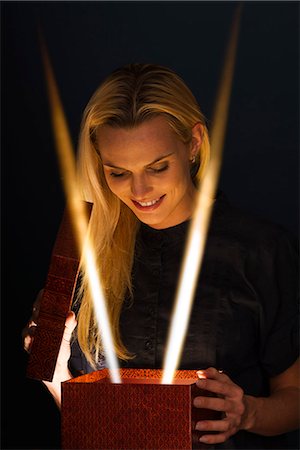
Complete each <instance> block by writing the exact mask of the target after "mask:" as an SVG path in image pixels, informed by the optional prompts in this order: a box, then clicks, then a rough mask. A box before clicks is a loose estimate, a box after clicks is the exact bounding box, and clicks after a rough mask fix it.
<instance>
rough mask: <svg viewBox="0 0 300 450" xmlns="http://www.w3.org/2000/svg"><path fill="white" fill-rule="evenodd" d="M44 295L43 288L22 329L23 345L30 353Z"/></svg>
mask: <svg viewBox="0 0 300 450" xmlns="http://www.w3.org/2000/svg"><path fill="white" fill-rule="evenodd" d="M42 296H43V289H42V290H41V291H40V292H39V293H38V295H37V298H36V300H35V302H34V304H33V306H32V314H31V317H30V319H29V321H28V323H27V325H26V326H25V327H24V328H23V330H22V339H23V347H24V350H26V352H27V353H30V349H31V347H32V343H33V340H34V333H35V329H36V326H37V320H38V317H39V312H40V304H41V299H42Z"/></svg>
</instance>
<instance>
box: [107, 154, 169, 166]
mask: <svg viewBox="0 0 300 450" xmlns="http://www.w3.org/2000/svg"><path fill="white" fill-rule="evenodd" d="M173 154H174V152H171V153H168V154H167V155H163V156H159V157H158V158H156V159H155V160H154V161H151V162H150V163H149V164H146V166H152V164H155V163H157V162H159V161H161V160H163V159H165V158H168V157H169V156H171V155H173ZM102 164H103V165H104V166H107V167H111V168H112V169H119V170H127V169H124V167H118V166H115V165H114V164H112V163H111V162H109V161H107V162H103V163H102Z"/></svg>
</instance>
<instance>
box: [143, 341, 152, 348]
mask: <svg viewBox="0 0 300 450" xmlns="http://www.w3.org/2000/svg"><path fill="white" fill-rule="evenodd" d="M145 348H146V350H152V349H153V344H152V341H150V340H148V341H146V342H145Z"/></svg>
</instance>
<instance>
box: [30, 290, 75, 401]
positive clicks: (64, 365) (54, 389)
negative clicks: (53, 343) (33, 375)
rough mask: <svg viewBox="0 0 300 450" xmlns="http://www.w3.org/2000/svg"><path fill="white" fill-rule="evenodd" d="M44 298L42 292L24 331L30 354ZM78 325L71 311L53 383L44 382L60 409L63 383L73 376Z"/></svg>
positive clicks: (66, 323) (67, 318) (66, 322)
mask: <svg viewBox="0 0 300 450" xmlns="http://www.w3.org/2000/svg"><path fill="white" fill-rule="evenodd" d="M42 296H43V291H40V292H39V294H38V296H37V299H36V300H35V302H34V304H33V308H32V316H31V318H30V319H29V321H28V323H27V325H26V327H25V328H24V329H23V331H22V337H23V346H24V349H25V350H26V351H27V352H28V353H30V349H31V347H32V343H33V340H34V334H35V330H36V327H37V326H38V325H37V322H38V316H39V311H40V303H41V299H42ZM76 325H77V320H76V317H75V314H74V312H73V311H69V312H68V315H67V317H66V321H65V329H64V334H63V337H62V341H61V345H60V349H59V353H58V357H57V361H56V366H55V370H54V375H53V379H52V381H43V383H44V384H45V385H46V386H47V388H48V390H49V391H50V393H51V394H52V395H53V397H54V400H55V402H56V403H57V405H58V406H59V407H60V402H61V383H62V382H63V381H67V380H69V379H70V378H72V375H71V373H70V371H69V369H68V361H69V359H70V356H71V345H70V341H71V337H72V333H73V331H74V329H75V327H76Z"/></svg>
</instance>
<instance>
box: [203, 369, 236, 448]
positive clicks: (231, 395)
mask: <svg viewBox="0 0 300 450" xmlns="http://www.w3.org/2000/svg"><path fill="white" fill-rule="evenodd" d="M199 372H201V373H200V374H199V376H200V377H201V378H200V379H199V380H197V382H196V384H197V386H198V387H199V388H200V389H205V390H207V391H210V392H212V393H214V394H216V395H217V397H196V398H195V399H194V405H195V406H196V407H197V408H207V409H211V410H214V411H222V412H223V414H224V418H223V419H221V420H202V421H200V422H197V424H196V430H200V431H202V432H203V431H204V432H206V431H207V434H204V435H203V436H202V437H201V438H200V441H201V442H204V443H206V444H218V443H221V442H225V441H226V440H227V439H228V438H229V437H230V436H232V435H233V434H235V433H237V431H239V430H240V429H241V426H242V421H243V414H244V412H245V401H244V392H243V390H242V389H241V388H240V387H239V386H237V385H236V384H235V383H233V381H231V379H230V378H229V377H228V376H227V375H225V374H224V373H222V372H221V371H218V370H217V369H215V368H213V367H210V368H209V369H206V370H201V371H199ZM210 431H213V432H217V433H216V434H209V432H210Z"/></svg>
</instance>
